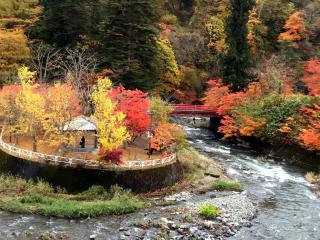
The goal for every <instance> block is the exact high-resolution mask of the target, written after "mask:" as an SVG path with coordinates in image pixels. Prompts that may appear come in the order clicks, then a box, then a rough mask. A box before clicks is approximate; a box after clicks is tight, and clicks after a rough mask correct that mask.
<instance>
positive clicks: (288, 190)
mask: <svg viewBox="0 0 320 240" xmlns="http://www.w3.org/2000/svg"><path fill="white" fill-rule="evenodd" d="M186 130H187V131H188V133H189V136H190V139H191V143H192V145H193V146H194V147H195V148H196V149H198V150H199V151H201V152H204V153H206V154H207V155H208V156H210V157H212V158H214V159H217V160H219V161H221V162H223V163H224V165H225V167H226V169H227V171H228V174H229V175H230V176H231V177H233V178H236V179H239V180H240V181H241V182H242V183H243V185H244V188H245V191H246V192H245V193H246V194H247V195H248V196H249V197H250V198H251V199H252V200H254V201H255V202H256V203H257V204H258V206H259V214H258V216H257V218H256V219H255V220H253V225H252V227H250V228H242V230H240V232H239V233H238V234H236V235H235V236H234V237H233V238H232V239H245V240H262V239H272V240H319V239H320V200H318V199H317V198H316V196H315V195H314V194H313V193H312V192H311V191H310V189H309V186H308V183H307V182H306V181H305V179H304V174H305V173H306V170H304V169H301V168H298V167H294V166H288V165H286V164H284V163H281V162H278V163H276V162H272V163H269V162H265V161H261V157H259V156H258V154H257V153H255V152H252V151H249V150H240V149H236V148H231V147H228V146H226V145H222V144H221V143H219V142H216V141H212V134H211V133H210V132H209V131H206V130H201V129H192V128H186ZM289 157H290V156H289ZM269 160H271V161H272V159H269ZM306 161H307V160H306Z"/></svg>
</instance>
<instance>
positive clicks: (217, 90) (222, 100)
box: [204, 80, 245, 115]
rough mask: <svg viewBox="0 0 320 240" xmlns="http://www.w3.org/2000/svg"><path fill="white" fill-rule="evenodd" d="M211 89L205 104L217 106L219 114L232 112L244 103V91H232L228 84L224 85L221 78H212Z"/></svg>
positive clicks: (209, 83) (207, 93)
mask: <svg viewBox="0 0 320 240" xmlns="http://www.w3.org/2000/svg"><path fill="white" fill-rule="evenodd" d="M208 85H209V87H210V88H209V90H208V91H207V92H206V97H205V98H204V101H205V105H208V106H213V107H217V113H218V114H219V115H225V114H228V113H230V111H231V110H233V109H234V108H236V107H239V106H241V105H243V103H244V97H245V93H244V92H236V93H232V92H231V91H230V90H229V87H228V86H223V85H222V81H221V80H210V81H209V82H208Z"/></svg>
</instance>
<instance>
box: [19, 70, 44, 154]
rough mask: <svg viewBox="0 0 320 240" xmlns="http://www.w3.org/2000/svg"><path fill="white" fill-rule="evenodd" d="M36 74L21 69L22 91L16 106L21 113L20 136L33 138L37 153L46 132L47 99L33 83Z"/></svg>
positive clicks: (33, 147) (33, 145) (33, 148)
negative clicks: (38, 144)
mask: <svg viewBox="0 0 320 240" xmlns="http://www.w3.org/2000/svg"><path fill="white" fill-rule="evenodd" d="M35 74H36V73H35V72H30V71H29V69H28V68H27V67H23V68H20V69H19V72H18V77H19V80H20V84H21V91H20V93H19V94H18V95H17V98H16V104H17V108H18V111H19V119H18V122H17V129H18V133H19V134H23V135H26V136H29V137H31V138H32V150H33V151H34V152H36V151H37V141H38V140H39V138H40V137H41V135H42V134H43V132H44V129H43V121H44V118H45V99H44V97H43V96H42V95H41V94H39V93H37V92H36V88H37V87H38V85H36V84H34V83H33V80H34V77H35Z"/></svg>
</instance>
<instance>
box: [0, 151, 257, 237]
mask: <svg viewBox="0 0 320 240" xmlns="http://www.w3.org/2000/svg"><path fill="white" fill-rule="evenodd" d="M178 156H179V164H181V166H182V168H183V178H182V179H181V181H180V182H179V183H177V184H176V185H174V186H172V187H170V188H164V189H162V190H159V191H157V192H152V193H149V194H139V195H134V194H132V193H131V192H130V191H127V190H123V189H121V188H119V187H114V188H112V189H111V190H109V191H107V190H105V189H103V188H102V187H99V186H95V187H92V188H90V189H89V190H87V191H84V192H81V193H77V194H69V193H66V191H65V190H63V189H60V188H59V187H51V186H50V185H49V184H48V183H45V182H43V181H39V182H32V181H27V180H23V179H21V178H17V177H12V176H5V175H1V176H0V192H1V193H0V209H1V210H4V211H9V212H14V213H19V214H32V215H33V214H35V215H43V216H53V217H59V218H60V217H62V218H65V219H66V218H69V219H77V218H81V219H84V218H88V217H89V218H94V219H97V220H98V221H99V219H101V218H99V216H100V217H103V216H107V215H112V216H109V217H108V219H111V221H113V220H112V219H119V218H121V219H122V220H121V223H120V225H119V227H118V230H117V231H116V233H115V234H116V235H117V236H118V238H115V239H132V238H135V239H145V238H147V239H148V238H152V237H155V238H157V237H158V238H166V237H168V238H167V239H170V238H177V239H190V238H196V239H200V238H203V237H205V238H206V239H210V238H213V237H218V236H220V238H225V237H227V236H231V235H234V234H235V233H236V232H237V231H238V230H239V229H240V228H241V227H242V226H247V225H248V224H249V222H250V220H251V219H252V218H253V217H254V216H255V214H256V208H255V206H254V205H253V204H252V202H251V201H250V200H249V199H248V198H247V197H245V196H244V195H242V194H239V193H238V192H239V191H241V190H242V189H241V188H242V187H241V185H240V184H239V183H238V182H233V181H232V180H231V179H230V178H228V176H227V174H226V171H225V169H224V168H223V166H222V165H221V164H220V163H218V162H216V161H214V160H213V159H209V158H207V157H205V156H204V155H202V154H199V153H198V152H197V151H195V150H193V149H183V150H182V151H180V152H179V153H178ZM233 190H238V192H235V191H233ZM224 203H227V204H224ZM203 204H212V205H216V206H217V207H218V208H219V210H220V211H221V212H222V213H221V214H220V215H219V216H218V217H217V218H215V219H207V218H205V217H202V216H201V215H200V213H199V209H200V208H201V206H202V205H203ZM126 213H131V214H130V215H125V216H127V217H125V216H124V215H123V214H126ZM115 215H119V216H118V217H116V216H115ZM122 215H123V216H122ZM138 216H139V217H138ZM235 216H238V217H236V218H234V217H235ZM97 217H98V218H97ZM71 221H74V220H71ZM81 221H83V220H81ZM117 221H118V220H117ZM14 234H17V235H20V234H22V233H14ZM23 234H24V235H25V236H26V239H28V237H27V236H29V238H30V239H35V238H40V239H41V237H46V236H49V237H51V239H55V237H56V238H58V237H60V238H59V239H73V238H72V236H70V235H68V234H67V233H64V232H63V231H62V232H61V231H60V232H58V233H56V232H50V231H49V232H45V231H42V232H37V233H35V232H33V231H25V233H23ZM1 236H2V235H1V231H0V238H1ZM74 239H76V238H74ZM95 239H100V238H99V237H96V238H95ZM101 239H103V238H101ZM110 239H113V238H110Z"/></svg>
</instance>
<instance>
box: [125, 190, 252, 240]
mask: <svg viewBox="0 0 320 240" xmlns="http://www.w3.org/2000/svg"><path fill="white" fill-rule="evenodd" d="M165 199H166V200H167V201H174V202H175V203H174V204H173V205H170V206H165V207H157V208H154V209H151V211H148V210H146V212H145V213H141V214H140V217H139V218H137V219H136V221H133V222H132V221H131V220H129V221H126V220H124V221H123V222H122V223H121V227H120V229H119V234H120V239H143V240H147V239H186V240H187V239H199V240H200V239H206V240H207V239H226V238H228V237H230V236H233V235H234V234H236V232H237V231H238V230H239V229H240V228H241V227H243V226H246V227H248V226H250V221H251V220H252V219H253V218H254V217H255V216H256V214H257V208H256V207H255V206H254V204H253V203H252V202H251V200H250V199H248V198H247V197H246V196H245V195H244V194H239V193H234V192H228V193H220V192H209V193H206V194H203V195H198V196H197V195H193V194H191V193H188V192H182V193H179V194H174V195H172V196H168V197H166V198H165ZM203 204H213V205H215V206H217V207H218V208H219V209H220V210H221V211H222V214H221V215H220V216H218V217H217V218H216V219H215V220H206V219H204V218H202V217H200V216H199V215H198V209H199V207H200V206H201V205H203Z"/></svg>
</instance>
